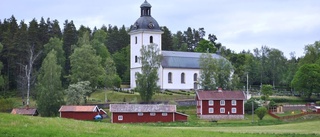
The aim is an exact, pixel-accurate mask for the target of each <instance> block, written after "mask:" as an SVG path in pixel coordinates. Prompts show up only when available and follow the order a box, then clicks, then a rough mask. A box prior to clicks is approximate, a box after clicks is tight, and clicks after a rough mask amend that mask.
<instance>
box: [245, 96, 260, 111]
mask: <svg viewBox="0 0 320 137" xmlns="http://www.w3.org/2000/svg"><path fill="white" fill-rule="evenodd" d="M252 103H253V111H254V110H256V109H257V108H258V107H259V106H258V103H257V102H256V101H255V100H254V99H252V98H251V99H249V100H247V101H246V103H244V111H245V112H246V113H248V114H250V113H251V112H252Z"/></svg>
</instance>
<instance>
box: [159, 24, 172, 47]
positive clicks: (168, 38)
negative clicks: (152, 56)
mask: <svg viewBox="0 0 320 137" xmlns="http://www.w3.org/2000/svg"><path fill="white" fill-rule="evenodd" d="M161 30H162V31H163V34H162V37H161V38H162V39H161V45H162V47H161V49H162V50H169V51H170V50H172V49H173V41H172V34H171V31H170V30H169V29H168V28H167V27H166V26H164V27H161Z"/></svg>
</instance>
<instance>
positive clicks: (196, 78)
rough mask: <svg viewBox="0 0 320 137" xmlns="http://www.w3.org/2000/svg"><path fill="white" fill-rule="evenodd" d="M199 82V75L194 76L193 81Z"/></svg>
mask: <svg viewBox="0 0 320 137" xmlns="http://www.w3.org/2000/svg"><path fill="white" fill-rule="evenodd" d="M197 80H198V74H197V73H194V74H193V81H197Z"/></svg>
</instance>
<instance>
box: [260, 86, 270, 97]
mask: <svg viewBox="0 0 320 137" xmlns="http://www.w3.org/2000/svg"><path fill="white" fill-rule="evenodd" d="M261 92H262V94H263V96H262V97H261V98H262V100H264V101H267V100H268V99H269V96H271V95H272V86H271V85H262V87H261Z"/></svg>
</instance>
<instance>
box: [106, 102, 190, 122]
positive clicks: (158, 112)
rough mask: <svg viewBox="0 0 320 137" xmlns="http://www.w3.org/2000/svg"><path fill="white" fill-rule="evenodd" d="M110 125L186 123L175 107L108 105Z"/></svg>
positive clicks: (184, 117) (183, 115)
mask: <svg viewBox="0 0 320 137" xmlns="http://www.w3.org/2000/svg"><path fill="white" fill-rule="evenodd" d="M110 112H111V123H143V122H174V121H187V119H188V115H185V114H182V113H179V112H176V105H162V104H161V105H151V104H148V105H146V104H110Z"/></svg>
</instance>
